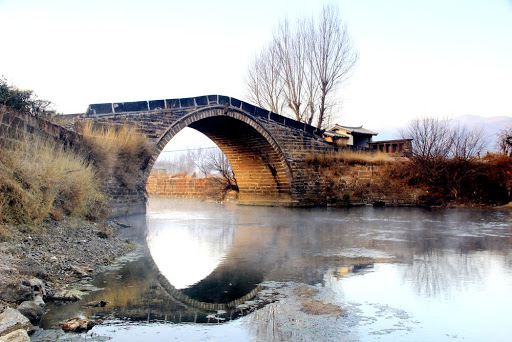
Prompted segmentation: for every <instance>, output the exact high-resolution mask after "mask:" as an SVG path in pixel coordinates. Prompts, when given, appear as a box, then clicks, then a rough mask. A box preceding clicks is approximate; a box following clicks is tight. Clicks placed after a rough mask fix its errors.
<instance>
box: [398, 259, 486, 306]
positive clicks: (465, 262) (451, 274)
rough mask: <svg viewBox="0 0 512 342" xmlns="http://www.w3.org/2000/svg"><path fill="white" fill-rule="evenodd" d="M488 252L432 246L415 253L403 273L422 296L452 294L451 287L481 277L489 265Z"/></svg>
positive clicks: (478, 279)
mask: <svg viewBox="0 0 512 342" xmlns="http://www.w3.org/2000/svg"><path fill="white" fill-rule="evenodd" d="M488 256H489V255H488V254H475V253H472V254H468V253H457V252H454V251H443V250H432V251H431V252H430V253H424V254H419V255H416V256H415V257H414V260H413V262H412V264H410V265H409V266H408V267H406V268H405V271H404V275H403V276H404V278H405V279H406V280H407V281H410V282H411V283H412V284H413V285H414V288H415V290H416V291H417V293H418V294H419V295H421V296H425V297H438V296H449V295H450V291H451V290H452V289H462V288H463V287H464V284H467V280H471V281H472V282H474V281H480V280H482V278H483V276H482V270H485V269H487V268H488V266H489V258H488Z"/></svg>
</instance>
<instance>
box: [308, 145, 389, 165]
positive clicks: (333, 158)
mask: <svg viewBox="0 0 512 342" xmlns="http://www.w3.org/2000/svg"><path fill="white" fill-rule="evenodd" d="M393 160H394V159H393V157H391V156H390V155H389V154H386V153H382V152H368V151H355V150H348V149H347V150H341V151H338V152H331V153H310V154H309V155H307V156H306V162H307V163H309V164H316V165H319V166H334V165H335V164H340V163H345V164H349V165H355V164H360V165H382V164H386V163H390V162H392V161H393Z"/></svg>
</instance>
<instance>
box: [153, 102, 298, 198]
mask: <svg viewBox="0 0 512 342" xmlns="http://www.w3.org/2000/svg"><path fill="white" fill-rule="evenodd" d="M185 127H191V128H194V129H196V130H198V131H200V132H201V133H203V134H205V135H206V136H208V137H209V138H210V139H211V140H213V141H214V142H215V143H216V144H217V146H218V147H219V148H220V149H221V150H222V152H223V153H224V154H225V155H226V157H227V158H228V160H229V161H230V163H231V166H232V168H233V170H234V172H235V175H236V176H237V180H238V185H239V189H240V203H241V204H272V205H274V204H276V203H278V202H280V203H282V204H291V203H292V200H291V186H292V185H291V184H292V181H293V173H292V168H291V167H290V165H289V163H288V160H287V159H288V158H287V156H286V154H285V152H284V149H283V148H282V147H281V146H280V144H279V142H278V141H277V139H276V138H275V137H274V136H273V134H272V133H271V132H270V131H269V130H268V129H267V128H266V127H264V126H263V125H262V124H261V123H259V122H258V120H257V119H256V118H255V117H253V116H252V115H251V114H250V113H248V112H246V111H244V110H243V109H240V108H235V107H231V106H223V105H213V106H208V107H202V108H199V109H196V110H194V111H192V112H190V113H188V114H186V115H184V116H182V117H181V118H179V119H178V120H176V121H174V122H173V123H172V124H171V125H169V127H168V128H167V129H166V130H165V131H164V132H163V133H162V134H161V135H160V137H159V138H158V139H157V140H156V144H155V145H156V149H155V152H154V154H153V156H152V158H151V159H150V161H149V163H148V165H147V168H146V170H145V171H144V182H146V181H147V178H148V177H149V174H150V172H151V169H152V167H153V165H154V163H155V161H156V159H157V157H158V156H159V155H160V153H161V152H162V150H163V149H164V148H165V146H166V145H167V143H168V142H169V141H170V140H171V139H172V138H173V137H174V136H175V135H176V134H178V133H179V132H180V131H181V130H183V129H184V128H185Z"/></svg>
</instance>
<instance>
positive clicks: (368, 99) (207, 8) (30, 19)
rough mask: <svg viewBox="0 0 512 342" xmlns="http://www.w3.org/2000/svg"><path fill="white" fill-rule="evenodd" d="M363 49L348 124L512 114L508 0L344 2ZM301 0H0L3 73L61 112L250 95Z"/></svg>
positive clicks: (351, 86)
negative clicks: (265, 55)
mask: <svg viewBox="0 0 512 342" xmlns="http://www.w3.org/2000/svg"><path fill="white" fill-rule="evenodd" d="M329 3H334V4H338V5H339V7H340V12H341V14H342V17H343V18H344V20H345V22H346V23H347V25H348V30H349V32H350V34H351V36H352V39H353V40H354V42H355V45H356V46H357V48H358V51H359V54H360V60H359V63H358V65H357V67H356V69H355V70H354V73H353V76H352V78H351V79H350V80H349V82H348V83H347V84H346V85H345V86H344V87H343V88H342V89H341V91H340V95H341V98H342V100H343V103H344V105H343V107H342V108H341V110H340V114H341V119H338V120H337V122H338V123H340V124H346V125H364V126H365V127H368V128H370V129H374V130H379V129H390V128H393V127H397V126H400V125H403V124H404V123H405V122H407V121H408V120H410V119H413V118H415V117H419V116H443V117H447V116H450V117H456V116H459V115H465V114H472V115H480V116H484V117H492V116H508V117H511V116H512V1H511V0H422V1H413V0H386V1H382V0H339V1H331V2H329ZM322 5H323V3H322V2H321V1H311V0H310V1H305V0H285V1H280V0H257V1H241V0H236V1H234V0H217V1H211V0H210V1H193V0H188V1H163V0H144V1H130V0H112V1H109V0H82V1H74V0H0V32H1V52H0V75H3V76H4V77H5V78H6V79H7V80H8V82H9V83H11V84H14V85H16V86H18V87H20V88H26V89H32V90H34V91H35V92H36V93H37V95H38V96H39V97H40V98H44V99H48V100H50V101H52V102H54V103H55V104H56V109H57V110H58V111H59V112H62V113H81V112H84V111H85V110H86V108H87V105H88V104H90V103H101V102H122V101H138V100H153V99H163V98H179V97H191V96H200V95H207V94H222V95H227V96H233V97H236V98H239V99H244V94H245V91H244V82H243V80H244V76H245V75H246V70H247V65H248V63H249V61H250V60H251V58H253V56H254V55H255V54H256V53H257V52H258V51H259V50H260V49H261V47H262V46H263V45H264V44H265V43H266V42H267V41H268V40H269V39H270V37H271V35H272V32H273V30H274V29H275V27H276V25H277V23H278V21H279V20H281V19H283V18H285V17H287V18H288V19H290V20H294V19H295V18H297V17H300V16H304V15H308V16H309V15H313V14H315V15H316V14H317V13H319V11H320V9H321V7H322Z"/></svg>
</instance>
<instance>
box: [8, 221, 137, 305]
mask: <svg viewBox="0 0 512 342" xmlns="http://www.w3.org/2000/svg"><path fill="white" fill-rule="evenodd" d="M118 229H121V228H120V227H119V225H118V224H117V223H115V222H114V221H107V222H103V223H91V222H86V221H80V220H74V219H69V218H66V219H63V220H61V221H53V220H48V221H45V222H43V223H41V224H40V225H38V226H36V227H24V226H6V225H2V226H0V233H1V234H0V241H2V242H0V312H2V311H3V309H4V308H5V307H6V306H12V307H16V305H17V304H20V303H21V302H23V301H27V300H32V297H33V295H34V294H33V292H34V291H33V288H31V286H30V283H31V281H32V282H33V280H34V279H39V280H41V281H42V283H43V284H44V290H45V298H46V299H49V300H51V297H52V295H53V294H55V293H56V292H58V291H61V290H62V289H65V288H66V287H67V285H68V284H69V283H72V282H73V281H76V280H78V279H82V278H84V277H88V276H91V275H92V274H94V273H95V272H96V270H97V269H98V268H99V266H102V265H107V264H109V263H111V262H112V261H114V260H115V259H116V258H117V257H118V256H120V255H123V254H125V253H127V252H129V251H130V250H132V249H133V245H132V244H131V243H130V242H128V241H124V240H121V239H119V238H117V237H116V230H118Z"/></svg>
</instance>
